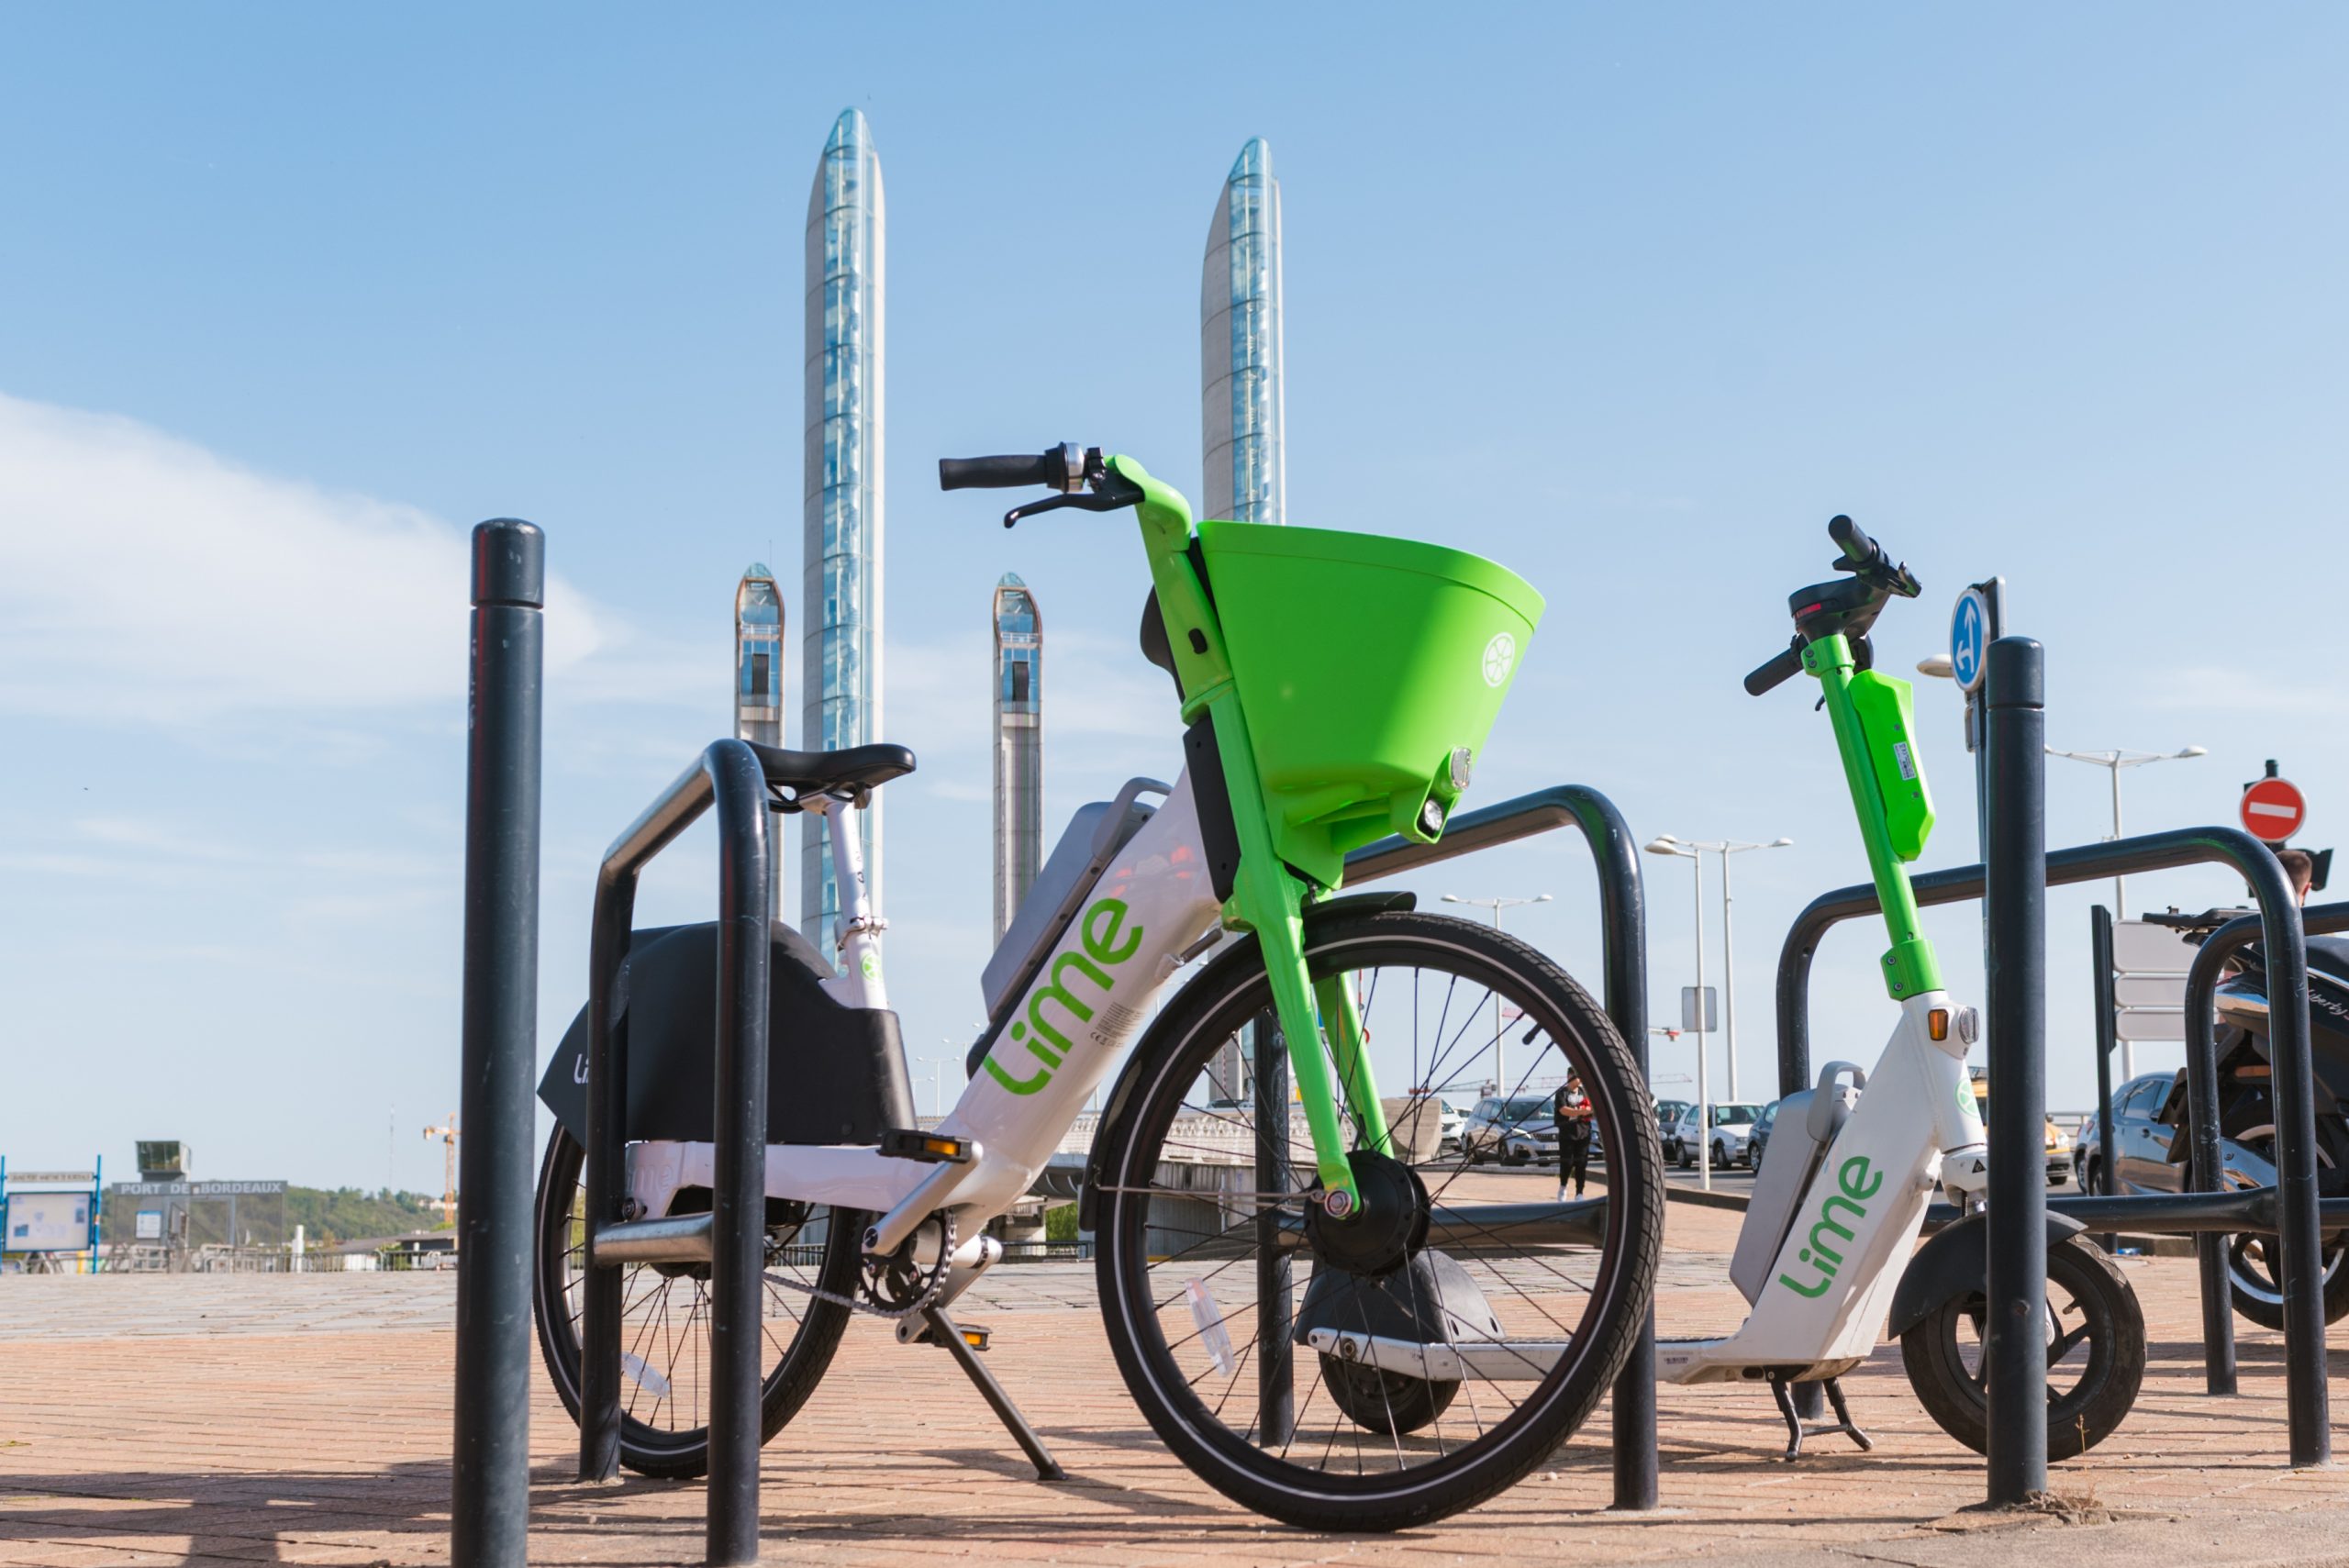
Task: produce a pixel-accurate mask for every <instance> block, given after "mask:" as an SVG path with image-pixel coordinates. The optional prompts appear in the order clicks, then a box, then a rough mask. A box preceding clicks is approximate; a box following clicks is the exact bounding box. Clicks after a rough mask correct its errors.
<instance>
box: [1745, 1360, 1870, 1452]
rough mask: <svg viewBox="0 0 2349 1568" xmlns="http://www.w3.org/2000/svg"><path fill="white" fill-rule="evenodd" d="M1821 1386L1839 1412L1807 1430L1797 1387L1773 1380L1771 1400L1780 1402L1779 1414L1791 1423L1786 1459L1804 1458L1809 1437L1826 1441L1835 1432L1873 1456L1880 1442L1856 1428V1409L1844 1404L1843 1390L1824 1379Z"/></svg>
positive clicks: (1788, 1430)
mask: <svg viewBox="0 0 2349 1568" xmlns="http://www.w3.org/2000/svg"><path fill="white" fill-rule="evenodd" d="M1820 1382H1821V1384H1822V1385H1824V1386H1825V1388H1826V1390H1827V1404H1828V1407H1830V1408H1831V1409H1832V1410H1833V1411H1834V1412H1835V1419H1834V1420H1832V1421H1821V1422H1820V1423H1818V1424H1817V1425H1816V1426H1810V1427H1806V1426H1804V1425H1803V1424H1802V1418H1801V1417H1799V1416H1798V1415H1796V1414H1795V1395H1794V1385H1793V1384H1792V1383H1790V1382H1788V1381H1787V1379H1786V1378H1783V1377H1774V1378H1772V1379H1771V1380H1770V1397H1771V1398H1773V1399H1775V1400H1776V1401H1777V1405H1778V1414H1779V1415H1780V1416H1782V1417H1783V1418H1785V1419H1786V1423H1787V1452H1786V1457H1787V1459H1788V1460H1797V1459H1800V1458H1801V1457H1802V1440H1803V1439H1804V1438H1805V1437H1806V1436H1809V1437H1824V1436H1826V1435H1827V1434H1829V1433H1831V1432H1841V1433H1842V1435H1843V1436H1845V1437H1847V1438H1849V1439H1851V1440H1853V1441H1854V1442H1855V1443H1857V1444H1859V1447H1860V1451H1861V1452H1862V1453H1869V1452H1873V1451H1875V1449H1876V1440H1875V1439H1874V1438H1871V1437H1869V1436H1868V1435H1867V1433H1865V1432H1864V1431H1862V1430H1860V1429H1859V1428H1858V1427H1857V1426H1855V1425H1854V1424H1853V1421H1852V1407H1850V1406H1848V1405H1846V1404H1844V1403H1843V1390H1842V1386H1841V1385H1838V1384H1837V1383H1836V1381H1835V1380H1834V1379H1833V1378H1831V1377H1829V1378H1822V1379H1820Z"/></svg>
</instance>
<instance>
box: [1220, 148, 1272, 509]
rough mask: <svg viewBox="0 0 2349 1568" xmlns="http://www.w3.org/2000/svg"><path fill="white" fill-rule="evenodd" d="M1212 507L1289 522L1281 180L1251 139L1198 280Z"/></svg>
mask: <svg viewBox="0 0 2349 1568" xmlns="http://www.w3.org/2000/svg"><path fill="white" fill-rule="evenodd" d="M1199 384H1200V389H1201V405H1202V406H1201V409H1200V425H1201V429H1202V432H1203V434H1204V436H1205V439H1206V457H1207V484H1206V495H1205V496H1204V499H1205V501H1206V504H1207V512H1206V515H1207V516H1208V517H1229V518H1230V519H1232V520H1233V521H1236V522H1242V523H1281V522H1286V521H1287V520H1288V482H1287V463H1286V460H1285V456H1284V452H1283V449H1282V443H1283V439H1284V435H1285V432H1284V429H1283V425H1284V418H1283V406H1284V400H1283V397H1282V394H1281V183H1280V182H1279V181H1278V180H1276V179H1275V178H1274V177H1273V150H1272V149H1271V148H1270V147H1268V146H1266V145H1265V144H1264V138H1262V137H1252V138H1251V139H1249V141H1248V144H1247V145H1246V146H1245V147H1242V148H1241V150H1240V157H1239V159H1238V161H1235V162H1234V163H1233V164H1232V165H1231V172H1230V174H1228V175H1226V176H1225V177H1224V182H1223V194H1222V195H1221V196H1220V197H1219V199H1218V200H1217V202H1216V204H1215V221H1214V222H1213V223H1212V224H1211V225H1209V226H1208V253H1207V262H1206V265H1205V267H1204V269H1203V270H1202V272H1201V275H1200V279H1199Z"/></svg>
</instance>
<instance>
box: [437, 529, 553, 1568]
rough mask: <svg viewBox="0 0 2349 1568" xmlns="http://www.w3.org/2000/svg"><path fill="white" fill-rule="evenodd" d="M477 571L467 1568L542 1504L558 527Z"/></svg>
mask: <svg viewBox="0 0 2349 1568" xmlns="http://www.w3.org/2000/svg"><path fill="white" fill-rule="evenodd" d="M545 601H546V536H545V535H544V534H542V533H540V531H539V530H538V528H535V527H533V526H532V525H531V524H529V523H525V522H519V521H517V520H515V519H513V518H510V517H501V518H498V519H497V520H495V521H494V522H486V523H484V524H482V525H481V526H480V527H478V528H474V529H473V640H472V671H471V676H470V689H469V693H468V700H467V722H466V738H465V892H464V919H465V931H464V979H463V983H462V1001H461V1002H460V1005H459V1006H460V1010H459V1032H460V1036H461V1039H462V1052H463V1083H462V1089H461V1098H460V1101H459V1109H458V1118H459V1120H458V1125H459V1126H461V1127H462V1128H463V1129H464V1140H463V1142H462V1144H460V1145H459V1149H458V1158H459V1165H458V1185H457V1192H458V1199H457V1261H458V1270H457V1390H456V1393H457V1398H456V1454H455V1465H454V1473H453V1480H452V1485H451V1501H450V1520H451V1524H450V1532H451V1542H450V1558H451V1562H453V1563H454V1564H456V1568H509V1565H510V1568H522V1563H523V1562H524V1559H525V1556H526V1553H527V1551H528V1547H529V1512H530V1353H531V1351H530V1251H531V1247H530V1238H531V1225H530V1144H531V1134H532V1133H533V1132H534V1131H535V1130H536V1118H537V1113H536V1110H535V1108H534V1106H533V1105H532V1098H531V1096H532V1086H533V1085H532V1080H533V1078H534V1077H535V1076H536V1073H535V1071H534V1069H535V1067H536V1064H537V1061H538V994H539V738H540V700H541V695H542V686H541V666H542V657H541V654H542V647H541V638H542V634H543V626H542V619H543V613H544V609H543V607H544V605H545Z"/></svg>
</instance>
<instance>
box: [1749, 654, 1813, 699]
mask: <svg viewBox="0 0 2349 1568" xmlns="http://www.w3.org/2000/svg"><path fill="white" fill-rule="evenodd" d="M1801 673H1802V650H1801V649H1799V648H1789V649H1787V651H1784V652H1783V653H1780V654H1779V655H1778V656H1777V657H1776V659H1773V660H1771V661H1770V662H1768V663H1767V664H1765V665H1763V666H1762V667H1761V668H1760V669H1758V670H1756V671H1754V672H1753V673H1752V674H1750V675H1748V676H1746V677H1745V695H1748V696H1754V697H1758V696H1760V695H1762V694H1763V693H1764V692H1766V691H1769V690H1770V689H1772V688H1773V687H1775V686H1778V685H1781V684H1785V683H1786V682H1787V681H1790V680H1793V679H1794V678H1795V677H1796V676H1797V675H1799V674H1801Z"/></svg>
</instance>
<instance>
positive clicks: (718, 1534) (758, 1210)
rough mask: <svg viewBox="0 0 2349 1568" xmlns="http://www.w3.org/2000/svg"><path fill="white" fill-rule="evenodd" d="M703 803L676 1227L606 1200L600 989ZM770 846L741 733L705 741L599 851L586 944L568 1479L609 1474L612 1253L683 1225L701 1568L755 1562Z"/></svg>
mask: <svg viewBox="0 0 2349 1568" xmlns="http://www.w3.org/2000/svg"><path fill="white" fill-rule="evenodd" d="M713 807H714V808H715V810H716V812H717V817H718V905H719V908H718V1016H717V1028H716V1031H715V1033H716V1038H717V1045H716V1051H717V1062H716V1071H715V1073H714V1074H713V1078H714V1082H715V1092H714V1095H713V1100H714V1104H713V1106H712V1109H711V1124H710V1134H711V1142H712V1144H713V1145H714V1147H713V1150H712V1154H711V1163H712V1166H713V1172H712V1176H711V1182H710V1196H711V1205H710V1211H709V1212H708V1213H706V1214H702V1215H697V1216H695V1217H693V1218H691V1219H690V1220H688V1221H685V1222H682V1224H681V1222H680V1221H677V1220H674V1219H647V1220H634V1221H631V1220H629V1218H627V1217H626V1215H625V1213H624V1211H623V1208H622V1204H623V1203H624V1201H625V1199H626V1197H627V1194H626V1192H625V1190H624V1183H625V1177H624V1173H623V1170H622V1166H623V1157H624V1154H625V1151H626V1149H627V1140H628V1127H627V1103H628V1094H627V1085H628V1082H629V1076H628V1035H629V1025H628V1020H627V1019H626V1018H625V1017H619V1018H616V1017H615V1011H616V1009H615V1006H614V994H615V992H616V990H617V988H618V981H619V971H620V963H621V961H622V960H624V959H625V958H626V957H627V956H628V950H629V938H630V935H631V933H632V929H633V925H634V919H633V917H634V914H635V909H636V887H637V881H638V878H639V877H640V876H641V875H642V873H643V871H644V867H645V866H646V865H647V864H648V863H650V862H651V860H652V858H653V857H654V856H655V855H658V854H659V853H660V852H661V851H662V850H664V849H666V848H667V847H668V846H669V845H670V844H672V843H674V841H675V840H676V839H677V836H678V835H679V834H681V833H683V832H684V831H685V829H686V828H688V827H690V826H691V825H692V824H693V823H694V822H695V821H696V820H697V819H698V818H699V817H701V815H702V814H703V813H704V812H706V811H709V810H711V809H712V808H713ZM773 840H774V832H773V829H772V828H771V825H770V823H769V820H768V811H767V780H766V773H765V771H764V770H763V768H762V767H761V766H760V763H759V759H758V756H757V754H756V753H754V752H753V751H751V748H750V745H749V744H748V743H747V742H745V741H741V740H717V741H713V742H711V743H710V745H709V747H708V748H707V750H706V751H703V752H702V754H701V756H700V757H699V758H698V759H696V761H695V762H694V764H693V765H692V766H691V767H689V768H687V769H686V770H685V772H684V773H681V774H679V775H678V777H677V780H676V782H675V783H674V784H671V785H670V786H669V787H668V788H667V789H666V790H664V791H662V794H661V796H660V798H659V799H657V800H655V801H654V802H653V803H652V804H651V806H648V807H646V809H645V811H644V814H643V815H642V816H640V817H638V818H637V819H636V821H635V822H634V823H632V824H631V825H630V826H629V828H628V830H627V831H626V832H624V833H622V834H621V835H620V836H619V837H618V839H616V840H613V841H612V847H611V848H610V849H609V850H607V851H605V854H604V862H603V865H602V867H601V869H600V870H599V871H598V872H597V873H596V913H595V922H594V928H593V929H592V931H591V933H590V935H589V938H588V951H589V958H588V971H587V1019H588V1034H587V1048H586V1062H587V1138H586V1183H585V1185H586V1192H585V1195H584V1219H585V1222H586V1225H587V1261H588V1269H587V1279H586V1284H585V1286H584V1290H583V1292H582V1295H583V1296H584V1302H583V1311H582V1314H581V1324H580V1334H579V1338H580V1347H579V1349H580V1377H579V1478H580V1479H581V1480H583V1481H605V1480H609V1479H610V1478H611V1477H612V1476H614V1475H616V1474H618V1472H619V1462H620V1396H621V1387H620V1376H621V1362H620V1317H621V1307H622V1304H621V1299H620V1291H621V1274H620V1268H619V1264H620V1262H622V1261H623V1255H625V1256H626V1258H628V1259H630V1260H632V1259H636V1258H639V1257H640V1256H642V1255H645V1254H644V1250H645V1249H646V1248H654V1249H659V1248H675V1247H678V1246H681V1245H685V1244H686V1239H682V1238H680V1237H678V1236H676V1235H674V1234H672V1232H674V1231H677V1230H679V1229H683V1227H684V1226H685V1225H690V1226H693V1227H695V1228H696V1236H695V1237H693V1238H691V1239H690V1242H691V1244H693V1245H694V1246H695V1248H696V1251H698V1252H700V1253H701V1254H702V1255H706V1256H707V1258H708V1260H709V1492H708V1501H707V1516H706V1520H705V1524H704V1529H703V1539H704V1546H705V1551H706V1553H707V1556H706V1560H707V1562H712V1563H738V1562H756V1561H758V1556H759V1440H760V1432H759V1403H760V1399H759V1395H760V1383H761V1379H762V1374H763V1370H764V1369H763V1368H762V1367H761V1365H760V1364H759V1362H760V1350H761V1339H762V1333H761V1328H760V1322H759V1318H760V1308H761V1307H762V1305H763V1278H762V1271H763V1260H764V1252H765V1247H766V1142H767V1024H768V993H769V981H770V978H771V958H772V950H771V948H770V946H769V942H770V937H769V933H768V929H767V926H768V921H769V918H770V917H771V914H772V911H771V910H770V909H769V907H768V905H769V903H770V895H771V882H770V879H769V877H768V864H769V859H770V857H771V856H772V855H773V853H774V843H773ZM663 1228H665V1229H663Z"/></svg>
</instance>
